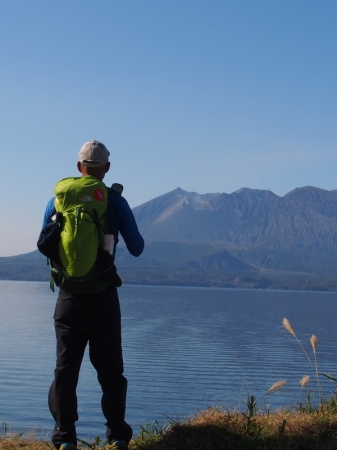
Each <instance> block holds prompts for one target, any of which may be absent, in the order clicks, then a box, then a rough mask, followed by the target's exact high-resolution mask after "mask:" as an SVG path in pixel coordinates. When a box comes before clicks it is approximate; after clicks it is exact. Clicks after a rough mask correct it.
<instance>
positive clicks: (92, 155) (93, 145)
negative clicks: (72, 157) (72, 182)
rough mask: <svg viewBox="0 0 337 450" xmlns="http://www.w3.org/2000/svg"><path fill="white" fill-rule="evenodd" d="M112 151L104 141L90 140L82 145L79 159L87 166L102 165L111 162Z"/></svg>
mask: <svg viewBox="0 0 337 450" xmlns="http://www.w3.org/2000/svg"><path fill="white" fill-rule="evenodd" d="M109 156H110V152H109V150H108V149H107V148H106V146H105V145H104V144H102V142H99V141H88V142H86V143H85V144H83V145H82V147H81V150H80V152H79V154H78V160H79V161H80V163H81V164H83V165H84V166H87V167H101V166H104V165H105V164H106V163H107V162H109Z"/></svg>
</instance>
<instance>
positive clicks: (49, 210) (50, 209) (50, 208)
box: [42, 197, 56, 230]
mask: <svg viewBox="0 0 337 450" xmlns="http://www.w3.org/2000/svg"><path fill="white" fill-rule="evenodd" d="M54 203H55V197H53V198H51V199H50V200H49V202H48V203H47V206H46V210H45V213H44V216H43V222H42V230H43V229H44V228H45V226H46V225H48V223H50V222H51V221H52V220H51V218H52V217H53V215H54V214H55V212H56V211H55V206H54Z"/></svg>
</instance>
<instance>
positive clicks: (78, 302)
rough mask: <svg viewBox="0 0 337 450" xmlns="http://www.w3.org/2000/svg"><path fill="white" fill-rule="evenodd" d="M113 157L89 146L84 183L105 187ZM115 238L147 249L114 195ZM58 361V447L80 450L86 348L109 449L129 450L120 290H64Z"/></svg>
mask: <svg viewBox="0 0 337 450" xmlns="http://www.w3.org/2000/svg"><path fill="white" fill-rule="evenodd" d="M109 155H110V153H109V151H108V149H107V148H106V147H105V145H104V144H102V143H101V142H98V141H89V142H86V143H85V144H84V145H83V146H82V148H81V149H80V152H79V154H78V159H79V160H78V163H77V168H78V170H79V172H80V173H81V175H82V177H86V176H89V175H90V176H91V177H94V178H97V179H98V180H100V181H102V180H103V178H104V176H105V174H106V173H107V172H108V170H109V168H110V163H109ZM54 202H55V199H54V198H53V199H51V200H50V201H49V202H48V204H47V208H46V212H45V216H44V221H43V228H44V227H45V226H46V225H48V224H49V223H51V222H52V220H53V219H52V218H53V216H54V215H55V212H56V211H55V207H54ZM106 217H107V222H108V227H109V233H111V234H113V235H114V236H115V237H117V236H118V232H120V233H121V235H122V237H123V239H124V241H125V244H126V246H127V249H128V250H129V252H130V253H131V254H132V255H133V256H139V255H140V254H141V253H142V251H143V249H144V240H143V238H142V236H141V235H140V233H139V231H138V228H137V225H136V222H135V219H134V216H133V213H132V211H131V209H130V207H129V205H128V203H127V201H126V200H125V199H124V198H123V197H122V196H121V195H117V194H114V193H112V192H109V194H108V206H107V212H106ZM54 321H55V331H56V341H57V361H56V369H55V378H54V381H53V383H52V385H51V387H50V391H49V397H48V403H49V409H50V412H51V414H52V416H53V417H54V419H55V422H56V424H55V428H54V432H53V435H52V442H53V444H54V445H55V447H56V448H57V449H60V450H65V449H76V445H77V436H76V428H75V422H76V421H77V420H78V415H77V397H76V387H77V382H78V376H79V371H80V366H81V362H82V358H83V354H84V351H85V348H86V345H87V344H88V343H89V356H90V361H91V363H92V364H93V366H94V367H95V369H96V371H97V375H98V381H99V383H100V385H101V388H102V392H103V395H102V403H101V404H102V411H103V414H104V416H105V418H106V426H107V431H106V436H107V439H108V443H109V448H110V449H114V450H122V449H123V450H126V449H127V448H128V443H129V441H130V440H131V438H132V429H131V427H130V426H129V425H128V424H127V423H126V422H125V420H124V416H125V403H126V390H127V380H126V379H125V377H124V376H123V356H122V347H121V316H120V307H119V299H118V294H117V289H116V287H115V286H114V285H113V283H112V284H111V285H108V286H107V287H106V288H105V289H104V290H103V291H100V292H98V293H94V294H87V295H72V294H70V293H67V292H65V291H64V290H60V292H59V295H58V299H57V304H56V308H55V314H54Z"/></svg>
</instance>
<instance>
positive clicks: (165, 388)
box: [0, 281, 337, 439]
mask: <svg viewBox="0 0 337 450" xmlns="http://www.w3.org/2000/svg"><path fill="white" fill-rule="evenodd" d="M119 294H120V300H121V309H122V317H123V348H124V362H125V375H126V377H127V378H128V381H129V390H128V405H127V420H128V421H129V422H130V423H131V424H132V426H133V428H134V432H135V434H137V433H138V432H139V430H140V425H145V424H147V423H151V422H153V421H154V420H157V421H159V422H166V421H167V417H171V418H173V419H177V418H179V419H184V418H185V417H186V416H188V415H192V414H194V413H195V412H197V411H198V410H200V409H204V408H206V407H208V406H215V405H219V406H221V407H223V408H230V409H234V408H236V409H238V410H245V400H246V398H247V395H248V392H249V393H250V394H252V395H254V396H255V397H257V398H260V397H261V396H263V395H264V394H265V393H266V392H267V390H268V389H269V388H270V386H271V385H272V384H273V383H274V382H276V381H280V380H286V381H287V384H286V385H285V386H284V388H283V389H282V390H281V391H280V392H277V393H274V394H271V395H267V396H265V397H264V401H262V402H261V405H260V406H261V407H267V408H268V407H270V408H271V409H276V408H278V407H281V406H290V405H294V403H295V402H296V398H297V395H298V394H299V391H300V385H299V380H300V379H301V378H302V377H303V376H304V375H310V376H311V382H310V384H309V385H308V388H310V389H314V384H315V383H314V376H313V375H314V374H313V370H312V368H311V367H310V365H309V363H308V361H307V359H306V357H305V355H304V354H303V352H302V351H301V349H300V347H299V345H298V344H297V342H296V341H295V339H294V338H293V337H292V336H291V335H290V334H289V333H288V332H287V331H286V330H285V329H284V328H283V327H282V319H283V317H286V318H288V319H289V320H290V322H291V324H292V325H293V328H294V330H295V332H296V334H297V336H298V338H299V339H300V341H301V342H302V344H303V345H304V347H305V348H306V350H307V351H308V353H309V355H310V356H311V355H312V349H311V345H310V341H309V339H310V337H311V335H312V334H315V335H316V336H317V338H318V347H317V358H318V369H319V371H321V372H328V373H331V374H332V375H334V376H337V362H336V361H337V358H336V348H335V342H337V330H336V327H335V320H334V318H335V317H336V312H337V311H336V310H337V293H321V292H289V291H254V290H231V289H207V288H206V289H202V288H178V287H150V286H123V287H122V288H121V289H120V290H119ZM56 298H57V294H56V293H52V292H51V291H50V290H49V285H48V283H38V282H14V281H0V330H1V340H0V421H1V422H6V423H7V425H8V426H10V428H11V429H13V430H16V431H22V430H27V429H37V430H38V433H39V435H41V436H46V437H48V435H49V434H50V431H51V429H52V428H53V421H52V418H51V416H50V413H49V410H48V406H47V394H48V389H49V385H50V383H51V381H52V378H53V371H54V365H55V337H54V328H53V319H52V315H53V311H54V306H55V302H56ZM322 382H323V385H324V386H326V393H328V392H329V389H331V390H333V389H334V385H333V384H332V383H331V382H330V381H328V380H325V379H324V380H323V379H322ZM100 395H101V394H100V387H99V385H98V382H97V379H96V374H95V371H94V369H93V368H92V367H91V365H90V362H89V360H88V355H87V354H86V355H85V358H84V361H83V365H82V370H81V375H80V381H79V386H78V400H79V416H80V420H79V422H78V424H77V428H78V435H79V437H80V438H82V439H86V438H88V437H89V436H91V437H93V436H96V435H97V434H103V433H104V431H105V427H104V425H103V424H104V418H103V416H102V413H101V409H100ZM300 399H302V400H304V399H305V396H304V392H302V394H301V397H300Z"/></svg>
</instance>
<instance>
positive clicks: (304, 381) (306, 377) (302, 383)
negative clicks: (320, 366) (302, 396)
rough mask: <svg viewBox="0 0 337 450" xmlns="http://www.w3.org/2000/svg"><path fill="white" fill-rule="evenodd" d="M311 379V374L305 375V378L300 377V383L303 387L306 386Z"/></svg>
mask: <svg viewBox="0 0 337 450" xmlns="http://www.w3.org/2000/svg"><path fill="white" fill-rule="evenodd" d="M309 381H310V377H309V375H305V376H304V377H303V378H301V379H300V385H301V386H302V388H303V387H304V386H306V385H307V384H308V383H309Z"/></svg>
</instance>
